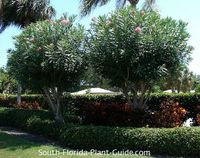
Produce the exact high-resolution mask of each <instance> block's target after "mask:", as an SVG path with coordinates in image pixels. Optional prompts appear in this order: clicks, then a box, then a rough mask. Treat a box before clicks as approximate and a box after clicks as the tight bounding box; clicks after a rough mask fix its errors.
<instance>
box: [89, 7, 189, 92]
mask: <svg viewBox="0 0 200 158" xmlns="http://www.w3.org/2000/svg"><path fill="white" fill-rule="evenodd" d="M186 26H187V24H186V23H184V22H182V21H176V20H173V19H171V18H163V19H162V18H161V17H160V15H159V14H157V13H155V12H147V13H144V12H139V11H134V10H132V9H131V8H125V9H120V10H118V11H115V12H113V13H111V14H110V15H109V16H100V17H98V19H93V22H92V24H91V30H90V31H89V34H88V40H87V47H88V50H89V52H90V57H91V63H92V65H93V67H94V68H95V70H96V71H97V73H99V74H101V75H102V76H103V77H104V78H107V79H110V80H111V84H112V85H115V86H117V87H120V88H122V90H123V92H126V93H127V91H128V92H129V91H131V92H132V93H133V94H137V93H138V92H141V93H143V91H146V90H150V89H151V87H152V85H153V83H155V82H156V81H158V80H160V79H161V77H163V76H166V74H167V71H169V70H171V69H176V68H177V67H178V66H179V65H180V64H182V63H187V62H188V60H189V58H190V53H191V50H192V48H191V47H190V46H188V44H187V41H188V39H189V34H188V32H187V31H186Z"/></svg>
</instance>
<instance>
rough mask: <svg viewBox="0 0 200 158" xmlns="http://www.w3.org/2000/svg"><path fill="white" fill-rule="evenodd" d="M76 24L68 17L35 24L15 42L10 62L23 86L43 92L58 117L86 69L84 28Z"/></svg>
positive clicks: (10, 69) (11, 68)
mask: <svg viewBox="0 0 200 158" xmlns="http://www.w3.org/2000/svg"><path fill="white" fill-rule="evenodd" d="M74 21H75V17H74V16H70V17H67V16H65V17H63V18H61V19H59V20H56V21H51V20H46V21H41V22H37V23H35V24H31V25H30V26H28V27H27V28H26V29H25V30H24V31H23V32H22V33H21V34H20V35H19V36H17V37H16V38H15V49H14V50H11V51H10V53H9V58H8V69H9V71H10V73H11V74H12V75H13V76H15V78H16V79H17V80H18V81H19V82H20V83H21V84H22V85H25V86H27V87H28V86H29V87H31V88H32V89H34V88H35V89H40V90H41V91H42V92H43V94H45V97H46V98H47V101H48V102H49V105H50V106H51V109H52V111H53V112H54V113H55V115H56V117H59V116H57V113H59V114H58V115H60V112H58V110H59V109H58V108H59V106H60V105H58V104H60V103H59V102H60V97H61V96H62V93H63V91H69V90H70V89H71V88H72V87H74V86H75V85H76V84H77V83H79V79H80V76H81V74H82V73H83V72H84V69H85V60H84V50H83V47H82V45H83V44H82V43H83V38H84V28H83V26H81V25H79V24H77V25H76V24H75V23H74ZM50 97H52V99H50Z"/></svg>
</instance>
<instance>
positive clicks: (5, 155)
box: [0, 131, 145, 158]
mask: <svg viewBox="0 0 200 158" xmlns="http://www.w3.org/2000/svg"><path fill="white" fill-rule="evenodd" d="M53 151H54V153H55V151H59V152H60V153H63V152H62V151H63V149H61V148H59V147H55V146H52V145H43V144H39V143H35V142H32V141H29V140H26V139H24V138H21V137H19V136H13V135H8V134H5V133H1V131H0V157H2V158H39V157H41V158H47V157H51V158H79V157H83V158H99V157H102V158H104V157H106V158H123V157H126V158H135V157H137V158H145V157H142V156H115V155H107V156H105V155H101V156H99V155H91V153H89V154H88V155H81V156H78V155H71V154H70V155H69V154H65V155H64V156H63V155H62V156H59V155H57V156H56V155H55V154H54V156H44V155H41V153H44V152H49V154H50V152H51V154H53V153H52V152H53ZM65 152H72V150H65ZM44 154H45V153H44Z"/></svg>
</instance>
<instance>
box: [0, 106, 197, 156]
mask: <svg viewBox="0 0 200 158" xmlns="http://www.w3.org/2000/svg"><path fill="white" fill-rule="evenodd" d="M49 116H50V113H49V112H47V111H43V110H42V111H36V110H24V109H13V108H1V109H0V125H1V126H11V127H16V128H19V129H23V130H25V131H28V132H31V133H36V134H40V135H43V136H45V137H48V138H51V139H54V140H57V141H59V142H60V143H61V144H63V145H65V146H66V147H71V148H74V149H85V150H89V149H98V150H113V149H117V150H125V149H129V150H133V151H136V150H144V151H147V150H149V151H151V154H162V155H173V156H183V155H184V156H200V146H199V144H200V128H199V127H192V128H182V127H179V128H131V127H124V128H122V127H104V126H82V125H75V124H70V123H67V124H66V125H64V126H59V125H57V124H56V123H55V121H53V117H52V119H51V117H49Z"/></svg>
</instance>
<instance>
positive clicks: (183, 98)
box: [0, 93, 200, 111]
mask: <svg viewBox="0 0 200 158" xmlns="http://www.w3.org/2000/svg"><path fill="white" fill-rule="evenodd" d="M165 99H169V100H176V101H179V102H180V104H181V105H183V106H184V108H186V109H188V110H189V111H194V107H195V110H196V106H200V93H179V94H173V93H153V94H151V95H150V97H149V99H148V101H147V105H148V106H149V108H150V109H158V108H159V106H160V103H161V102H162V101H163V100H165ZM22 101H25V102H35V101H37V102H38V103H39V104H40V105H41V106H43V107H47V103H46V102H45V100H44V98H43V96H42V95H22ZM91 102H101V103H116V104H122V103H125V102H126V99H125V98H124V96H122V95H90V94H86V95H66V96H65V97H64V100H63V103H64V104H65V105H69V104H70V105H74V106H76V107H78V106H81V105H85V104H88V103H91ZM15 103H16V95H0V106H13V105H14V104H15Z"/></svg>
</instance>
